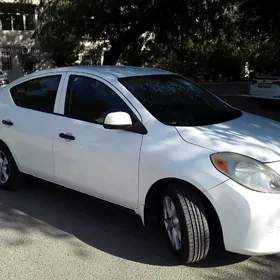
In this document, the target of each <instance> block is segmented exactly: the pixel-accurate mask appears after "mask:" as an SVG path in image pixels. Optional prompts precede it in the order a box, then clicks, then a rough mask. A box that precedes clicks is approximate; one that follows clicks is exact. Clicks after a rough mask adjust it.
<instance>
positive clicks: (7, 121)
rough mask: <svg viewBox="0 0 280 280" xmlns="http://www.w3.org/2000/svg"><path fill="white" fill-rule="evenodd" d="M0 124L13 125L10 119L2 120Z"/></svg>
mask: <svg viewBox="0 0 280 280" xmlns="http://www.w3.org/2000/svg"><path fill="white" fill-rule="evenodd" d="M2 124H5V125H8V126H13V125H14V124H13V122H12V121H10V120H3V121H2Z"/></svg>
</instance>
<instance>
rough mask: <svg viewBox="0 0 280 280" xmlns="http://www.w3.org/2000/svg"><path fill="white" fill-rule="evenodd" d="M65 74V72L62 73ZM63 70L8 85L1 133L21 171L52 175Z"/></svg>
mask: <svg viewBox="0 0 280 280" xmlns="http://www.w3.org/2000/svg"><path fill="white" fill-rule="evenodd" d="M64 75H65V74H64ZM62 80H63V74H62V73H56V74H52V75H44V76H39V77H36V78H32V79H28V80H25V81H24V82H20V83H18V84H17V85H15V86H13V87H11V88H10V93H11V98H12V100H13V103H12V105H11V106H10V109H9V110H7V112H6V114H5V116H2V117H4V119H3V120H1V121H2V123H3V122H4V124H2V123H1V125H3V128H2V131H1V133H2V135H3V137H4V138H5V142H6V144H7V145H8V146H9V147H10V149H11V150H12V151H13V154H14V155H15V157H16V159H17V162H18V164H19V168H20V170H21V171H22V172H24V173H27V174H30V175H33V176H37V177H39V178H42V179H46V180H52V179H53V157H52V156H53V154H52V136H53V127H54V121H55V117H56V116H55V114H54V109H55V105H56V104H58V102H57V101H58V99H59V95H58V93H59V91H60V88H61V85H62Z"/></svg>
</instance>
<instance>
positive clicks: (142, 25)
mask: <svg viewBox="0 0 280 280" xmlns="http://www.w3.org/2000/svg"><path fill="white" fill-rule="evenodd" d="M152 27H153V21H151V22H149V21H147V20H146V21H142V22H139V23H138V24H136V25H134V26H131V28H130V29H129V30H127V31H126V33H124V34H123V35H122V36H120V37H119V39H118V41H115V42H114V43H112V46H111V48H110V50H108V51H105V53H104V61H103V65H115V64H116V63H117V61H118V59H119V57H120V55H121V54H122V53H123V52H124V50H125V48H126V47H127V46H128V45H129V44H131V43H132V42H133V41H134V40H136V39H137V38H139V36H141V35H142V34H143V33H145V32H146V31H149V30H151V29H152Z"/></svg>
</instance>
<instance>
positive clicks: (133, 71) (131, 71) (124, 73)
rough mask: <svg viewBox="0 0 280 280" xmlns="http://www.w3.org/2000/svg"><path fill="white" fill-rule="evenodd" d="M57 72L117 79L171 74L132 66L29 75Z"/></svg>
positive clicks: (75, 67)
mask: <svg viewBox="0 0 280 280" xmlns="http://www.w3.org/2000/svg"><path fill="white" fill-rule="evenodd" d="M57 71H63V72H65V71H67V72H68V71H69V72H71V71H74V72H81V73H88V74H95V75H101V76H104V75H105V76H106V75H111V76H115V77H117V78H125V77H133V76H145V75H166V74H172V73H171V72H169V71H166V70H162V69H157V68H147V67H132V66H69V67H60V68H51V69H47V70H42V71H37V72H35V73H32V74H30V75H29V76H30V77H31V76H32V75H33V74H34V75H36V74H44V73H46V74H50V73H52V72H54V73H55V72H57Z"/></svg>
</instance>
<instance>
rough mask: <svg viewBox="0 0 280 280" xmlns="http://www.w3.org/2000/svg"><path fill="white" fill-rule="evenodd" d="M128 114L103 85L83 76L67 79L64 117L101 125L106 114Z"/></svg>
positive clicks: (110, 91)
mask: <svg viewBox="0 0 280 280" xmlns="http://www.w3.org/2000/svg"><path fill="white" fill-rule="evenodd" d="M116 111H122V112H127V113H130V109H129V108H128V106H127V105H126V104H125V103H124V102H123V101H122V99H121V98H120V97H119V96H118V95H117V94H116V93H115V92H114V91H113V90H111V89H110V88H109V87H108V86H107V85H105V84H104V83H102V82H100V81H98V80H95V79H92V78H89V77H84V76H76V75H71V76H70V78H69V83H68V88H67V97H66V103H65V115H66V116H67V117H71V118H74V119H78V120H82V121H87V122H93V123H98V124H103V121H104V118H105V116H106V115H107V114H108V113H111V112H116Z"/></svg>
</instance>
